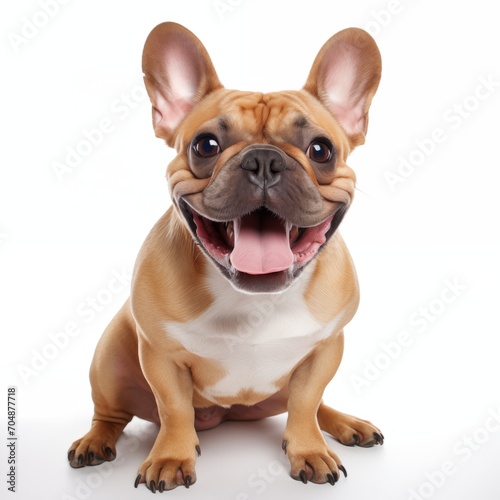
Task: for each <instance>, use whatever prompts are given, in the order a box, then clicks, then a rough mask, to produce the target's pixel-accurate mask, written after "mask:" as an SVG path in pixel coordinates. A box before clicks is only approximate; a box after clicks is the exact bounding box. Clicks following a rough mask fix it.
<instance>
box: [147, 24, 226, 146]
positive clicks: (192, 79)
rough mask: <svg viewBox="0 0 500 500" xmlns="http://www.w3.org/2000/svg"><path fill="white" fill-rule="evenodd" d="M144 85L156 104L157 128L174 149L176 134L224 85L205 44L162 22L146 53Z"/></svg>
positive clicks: (178, 25)
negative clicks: (202, 102) (200, 103)
mask: <svg viewBox="0 0 500 500" xmlns="http://www.w3.org/2000/svg"><path fill="white" fill-rule="evenodd" d="M142 71H143V73H144V83H145V84H146V89H147V91H148V95H149V98H150V100H151V104H152V105H153V127H154V130H155V133H156V135H157V136H158V137H161V138H163V139H165V140H166V141H167V144H169V145H170V146H172V145H173V144H172V143H173V133H174V131H175V129H176V128H177V126H178V125H179V124H180V123H181V121H182V120H183V119H184V117H185V116H186V115H187V114H188V113H189V111H190V110H191V109H192V108H193V106H194V105H195V104H196V103H197V102H198V101H200V100H201V99H202V98H203V97H204V96H206V95H207V94H209V93H210V92H212V91H214V90H216V89H218V88H221V87H222V84H221V83H220V81H219V78H218V77H217V73H216V71H215V68H214V66H213V64H212V61H211V59H210V56H209V55H208V52H207V51H206V49H205V47H204V46H203V44H202V43H201V42H200V40H198V38H197V37H196V36H195V35H194V34H193V33H191V31H189V30H188V29H186V28H184V27H183V26H181V25H180V24H176V23H162V24H159V25H158V26H156V28H154V29H153V31H151V33H150V34H149V36H148V38H147V40H146V43H145V45H144V51H143V54H142Z"/></svg>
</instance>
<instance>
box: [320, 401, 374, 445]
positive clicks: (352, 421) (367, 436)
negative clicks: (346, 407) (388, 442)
mask: <svg viewBox="0 0 500 500" xmlns="http://www.w3.org/2000/svg"><path fill="white" fill-rule="evenodd" d="M318 423H319V426H320V428H321V430H323V431H325V432H328V433H329V434H331V435H332V436H333V437H334V438H335V439H337V440H338V441H340V442H341V443H342V444H345V445H347V446H363V447H364V448H369V447H371V446H373V445H375V444H383V443H384V435H383V434H382V433H381V432H380V430H379V429H378V428H377V427H375V426H374V425H373V424H372V423H371V422H368V420H362V419H360V418H356V417H353V416H351V415H347V414H345V413H341V412H340V411H337V410H334V409H332V408H329V407H328V406H326V405H325V404H321V405H320V407H319V409H318Z"/></svg>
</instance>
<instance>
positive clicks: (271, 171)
mask: <svg viewBox="0 0 500 500" xmlns="http://www.w3.org/2000/svg"><path fill="white" fill-rule="evenodd" d="M240 166H241V168H242V169H243V170H246V171H247V172H248V177H249V180H250V182H252V183H253V184H255V185H257V186H259V187H260V188H261V189H269V188H270V187H271V186H274V185H276V184H277V183H278V182H279V181H280V180H281V172H283V170H285V168H286V163H285V158H284V156H283V153H281V152H280V151H278V150H276V149H274V148H266V147H257V148H253V149H251V150H250V151H248V152H247V153H246V154H245V156H244V157H243V160H242V162H241V165H240Z"/></svg>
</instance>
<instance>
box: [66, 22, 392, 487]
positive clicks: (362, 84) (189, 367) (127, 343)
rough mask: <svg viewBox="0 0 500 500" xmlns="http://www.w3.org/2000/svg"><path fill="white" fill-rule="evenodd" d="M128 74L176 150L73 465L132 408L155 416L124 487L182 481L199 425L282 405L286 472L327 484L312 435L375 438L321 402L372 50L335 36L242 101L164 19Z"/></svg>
mask: <svg viewBox="0 0 500 500" xmlns="http://www.w3.org/2000/svg"><path fill="white" fill-rule="evenodd" d="M143 70H144V75H145V77H144V79H145V83H146V87H147V90H148V93H149V96H150V98H151V102H152V105H153V125H154V129H155V132H156V135H157V136H158V137H162V138H163V139H165V141H166V142H167V144H168V145H169V146H171V147H175V149H176V151H177V157H176V158H175V159H174V160H173V161H172V163H171V164H170V165H169V167H168V171H167V177H168V182H169V186H170V190H171V194H172V200H173V206H172V207H171V208H170V209H169V210H168V211H167V212H166V214H165V215H164V216H163V217H162V218H161V219H160V221H159V222H158V223H157V224H156V226H155V227H154V228H153V230H152V231H151V233H150V234H149V236H148V238H147V240H146V242H145V243H144V246H143V248H142V250H141V252H140V254H139V257H138V260H137V263H136V268H135V272H134V278H133V282H132V291H131V296H130V299H129V300H128V301H127V302H126V303H125V305H124V306H123V308H122V309H121V310H120V311H119V312H118V314H117V315H116V317H115V318H114V319H113V320H112V322H111V324H110V325H109V327H108V328H107V329H106V331H105V332H104V335H103V337H102V338H101V340H100V342H99V344H98V346H97V349H96V352H95V356H94V360H93V363H92V368H91V383H92V397H93V400H94V405H95V413H94V418H93V422H92V428H91V429H90V431H89V432H88V433H87V434H86V435H85V436H84V437H83V438H82V439H79V440H78V441H76V442H75V443H73V445H72V446H71V448H70V451H69V453H68V458H69V461H70V464H71V466H72V467H83V466H85V465H97V464H99V463H102V462H104V461H108V460H113V459H114V458H115V456H116V449H115V445H116V441H117V438H118V436H119V435H120V434H121V432H122V431H123V429H124V427H125V426H126V425H127V423H128V422H129V421H130V420H131V419H132V417H133V416H134V415H136V416H138V417H140V418H143V419H146V420H150V421H154V422H158V423H159V424H160V430H159V434H158V437H157V438H156V442H155V444H154V446H153V448H152V450H151V452H150V454H149V456H148V457H147V458H146V460H145V462H144V463H143V464H142V465H141V467H140V468H139V471H138V476H137V479H136V483H135V484H136V486H137V485H138V484H139V483H145V484H146V486H147V487H148V488H149V489H150V490H152V491H153V492H155V491H157V490H158V491H163V490H169V489H172V488H175V487H176V486H179V485H185V486H186V487H189V485H191V484H193V483H194V482H195V481H196V472H195V461H196V454H197V453H198V454H199V453H200V448H199V444H198V437H197V434H196V431H197V430H203V429H208V428H211V427H214V426H216V425H218V424H219V423H221V422H222V421H224V420H252V419H260V418H264V417H267V416H271V415H276V414H279V413H283V412H288V421H287V425H286V430H285V434H284V439H283V449H284V451H285V453H287V454H288V457H289V459H290V462H291V475H292V477H293V478H294V479H300V480H302V481H303V482H307V481H308V480H309V481H313V482H315V483H327V482H328V483H330V484H335V482H336V481H337V480H338V478H339V471H342V472H343V473H344V474H346V472H345V468H344V467H343V466H342V464H341V461H340V459H339V458H338V457H337V455H336V454H335V453H333V452H332V451H331V450H330V448H329V447H328V445H327V443H326V441H325V438H324V436H323V434H322V432H321V430H323V431H326V432H328V433H329V434H331V435H333V436H334V437H335V438H336V439H337V440H339V441H340V442H341V443H343V444H346V445H359V446H372V445H374V444H382V442H383V436H382V434H381V432H380V431H379V430H378V429H377V428H376V427H374V426H373V425H372V424H371V423H369V422H367V421H365V420H360V419H357V418H355V417H351V416H349V415H346V414H343V413H340V412H338V411H336V410H333V409H331V408H329V407H328V406H326V405H324V404H323V403H322V399H321V398H322V395H323V391H324V389H325V387H326V385H327V384H328V382H329V381H330V380H331V379H332V377H333V376H334V374H335V372H336V371H337V368H338V366H339V363H340V360H341V358H342V351H343V342H344V340H343V327H344V325H346V324H347V323H348V322H349V321H350V319H351V318H352V316H353V315H354V312H355V310H356V308H357V305H358V286H357V281H356V274H355V270H354V267H353V264H352V262H351V258H350V256H349V253H348V251H347V249H346V247H345V245H344V243H343V241H342V239H341V237H340V235H339V233H338V232H337V227H338V225H339V224H340V222H341V220H342V218H343V216H344V213H345V212H346V210H347V208H348V207H349V205H350V203H351V200H352V197H353V194H354V186H355V175H354V172H353V171H352V170H351V169H350V168H349V167H348V166H347V164H346V159H347V156H348V155H349V153H350V152H351V151H352V150H353V148H354V147H355V146H357V145H360V144H362V143H363V142H364V138H365V132H366V129H367V125H368V108H369V106H370V103H371V100H372V97H373V95H374V93H375V91H376V89H377V86H378V83H379V79H380V72H381V62H380V54H379V51H378V49H377V46H376V44H375V42H374V41H373V39H372V38H371V37H370V36H369V35H368V34H367V33H365V32H364V31H362V30H359V29H354V28H353V29H347V30H344V31H341V32H340V33H337V34H336V35H335V36H333V37H332V38H331V39H330V40H328V42H327V43H326V44H325V45H324V46H323V48H322V49H321V51H320V52H319V54H318V56H317V57H316V60H315V61H314V64H313V66H312V69H311V72H310V74H309V78H308V79H307V82H306V85H305V87H304V89H303V90H299V91H288V92H276V93H269V94H262V93H258V92H240V91H235V90H226V89H224V88H223V87H222V85H221V83H220V82H219V79H218V77H217V74H216V72H215V69H214V67H213V65H212V62H211V60H210V57H209V56H208V54H207V52H206V50H205V48H204V47H203V45H202V44H201V42H200V41H199V40H198V39H197V38H196V37H195V36H194V35H193V34H192V33H191V32H190V31H188V30H187V29H185V28H183V27H182V26H179V25H177V24H173V23H164V24H161V25H159V26H157V27H156V28H155V29H154V30H153V31H152V32H151V34H150V35H149V37H148V39H147V41H146V45H145V48H144V54H143Z"/></svg>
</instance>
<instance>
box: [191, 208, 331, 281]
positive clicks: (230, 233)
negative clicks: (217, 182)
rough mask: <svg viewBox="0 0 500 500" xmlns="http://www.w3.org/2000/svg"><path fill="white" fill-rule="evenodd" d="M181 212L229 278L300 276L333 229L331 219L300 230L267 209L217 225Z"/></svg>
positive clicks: (194, 213) (193, 211) (194, 212)
mask: <svg viewBox="0 0 500 500" xmlns="http://www.w3.org/2000/svg"><path fill="white" fill-rule="evenodd" d="M182 211H183V213H184V216H185V217H186V218H187V220H188V223H189V224H190V227H191V229H192V231H193V233H194V234H196V236H197V238H198V240H199V243H200V244H201V245H202V246H203V248H204V249H205V251H206V252H207V253H208V254H209V255H210V257H212V259H213V260H214V261H215V262H216V263H217V264H219V266H220V267H222V268H223V270H224V271H225V274H226V275H227V276H228V277H231V276H234V275H235V274H237V273H244V274H245V275H251V276H255V277H258V276H262V275H272V274H274V273H283V272H286V273H287V274H288V273H290V277H294V276H296V275H297V274H298V271H299V270H300V269H302V268H303V267H304V266H305V265H306V264H307V263H308V262H309V261H311V260H312V259H313V258H314V257H315V256H316V255H317V254H318V252H319V250H320V249H321V247H322V246H324V244H325V243H326V242H327V240H328V239H329V237H330V236H331V234H333V232H334V229H335V228H332V220H333V219H334V215H331V216H330V217H328V219H326V220H324V221H323V222H321V223H320V224H318V225H317V226H314V227H298V226H295V225H293V224H291V223H290V222H288V221H286V220H283V219H282V218H280V217H279V216H278V215H276V214H274V213H273V212H271V211H269V210H268V209H266V208H259V209H257V210H254V211H253V212H251V213H249V214H247V215H244V216H242V217H240V218H237V219H234V220H229V221H225V222H216V221H213V220H210V219H208V218H207V217H204V216H203V215H201V214H200V213H198V212H196V210H194V209H193V208H192V207H191V206H188V205H187V204H186V203H182Z"/></svg>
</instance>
